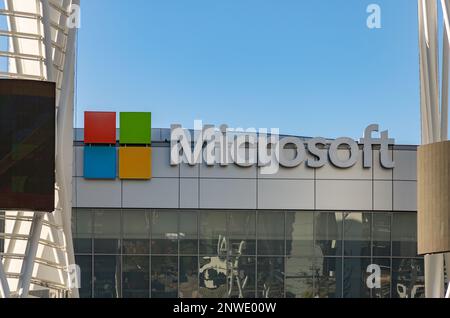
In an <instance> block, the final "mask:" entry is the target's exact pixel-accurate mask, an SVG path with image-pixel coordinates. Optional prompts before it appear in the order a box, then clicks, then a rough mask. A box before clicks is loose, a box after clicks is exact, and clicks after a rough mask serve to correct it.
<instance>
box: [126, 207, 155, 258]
mask: <svg viewBox="0 0 450 318" xmlns="http://www.w3.org/2000/svg"><path fill="white" fill-rule="evenodd" d="M123 213H124V214H125V215H126V217H124V218H123V222H122V224H123V240H122V248H123V251H122V252H123V254H149V253H150V243H149V242H150V241H149V238H150V214H149V213H147V212H146V211H144V210H137V211H136V210H124V211H123Z"/></svg>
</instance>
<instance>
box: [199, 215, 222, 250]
mask: <svg viewBox="0 0 450 318" xmlns="http://www.w3.org/2000/svg"><path fill="white" fill-rule="evenodd" d="M226 229H227V213H225V212H222V211H210V212H200V229H199V230H200V254H203V255H218V254H225V255H226V253H227V251H228V246H227V240H226V234H227V232H226Z"/></svg>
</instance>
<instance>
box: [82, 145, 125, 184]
mask: <svg viewBox="0 0 450 318" xmlns="http://www.w3.org/2000/svg"><path fill="white" fill-rule="evenodd" d="M116 158H117V154H116V147H107V146H105V147H103V146H85V147H84V178H85V179H116V169H117V168H116V167H117V163H116V162H117V159H116Z"/></svg>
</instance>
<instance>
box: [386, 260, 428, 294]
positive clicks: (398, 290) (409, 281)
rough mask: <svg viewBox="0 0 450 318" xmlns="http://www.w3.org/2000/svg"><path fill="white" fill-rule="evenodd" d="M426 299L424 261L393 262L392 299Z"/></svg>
mask: <svg viewBox="0 0 450 318" xmlns="http://www.w3.org/2000/svg"><path fill="white" fill-rule="evenodd" d="M423 297H425V276H424V264H423V259H393V260H392V298H423Z"/></svg>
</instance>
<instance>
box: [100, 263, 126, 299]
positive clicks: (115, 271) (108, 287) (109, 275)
mask: <svg viewBox="0 0 450 318" xmlns="http://www.w3.org/2000/svg"><path fill="white" fill-rule="evenodd" d="M120 274H121V270H120V256H106V255H101V256H100V255H96V256H95V257H94V297H95V298H117V297H120V281H121V279H120Z"/></svg>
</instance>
